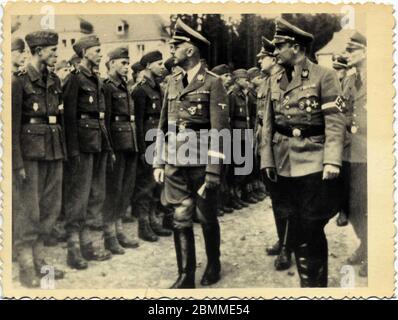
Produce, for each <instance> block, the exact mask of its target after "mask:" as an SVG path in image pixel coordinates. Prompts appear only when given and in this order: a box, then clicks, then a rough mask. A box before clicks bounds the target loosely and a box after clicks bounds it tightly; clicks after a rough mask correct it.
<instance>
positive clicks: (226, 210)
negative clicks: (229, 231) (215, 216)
mask: <svg viewBox="0 0 398 320" xmlns="http://www.w3.org/2000/svg"><path fill="white" fill-rule="evenodd" d="M223 210H224V212H225V213H227V214H228V213H232V212H234V209H233V208H231V207H230V206H227V205H224V206H223Z"/></svg>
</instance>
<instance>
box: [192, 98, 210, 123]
mask: <svg viewBox="0 0 398 320" xmlns="http://www.w3.org/2000/svg"><path fill="white" fill-rule="evenodd" d="M188 101H189V107H188V112H189V113H190V115H192V116H198V117H205V118H207V117H208V116H209V107H210V97H209V95H208V94H205V93H197V94H192V95H189V96H188Z"/></svg>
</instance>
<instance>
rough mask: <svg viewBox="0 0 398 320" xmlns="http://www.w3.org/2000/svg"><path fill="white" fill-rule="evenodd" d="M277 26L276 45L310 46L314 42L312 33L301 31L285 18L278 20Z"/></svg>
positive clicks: (276, 21)
mask: <svg viewBox="0 0 398 320" xmlns="http://www.w3.org/2000/svg"><path fill="white" fill-rule="evenodd" d="M275 25H276V26H275V36H274V43H275V44H277V43H284V42H294V43H298V44H300V45H304V46H308V45H309V44H311V43H312V41H313V40H314V36H313V35H312V34H311V33H308V32H305V31H304V30H301V29H300V28H298V27H296V26H294V25H292V24H291V23H289V22H287V21H286V20H285V19H283V18H276V19H275Z"/></svg>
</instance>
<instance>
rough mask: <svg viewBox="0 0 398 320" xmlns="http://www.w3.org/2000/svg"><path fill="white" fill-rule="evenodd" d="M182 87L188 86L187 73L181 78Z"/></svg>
mask: <svg viewBox="0 0 398 320" xmlns="http://www.w3.org/2000/svg"><path fill="white" fill-rule="evenodd" d="M182 85H183V86H184V88H186V87H187V86H188V73H186V74H185V75H184V76H183V77H182Z"/></svg>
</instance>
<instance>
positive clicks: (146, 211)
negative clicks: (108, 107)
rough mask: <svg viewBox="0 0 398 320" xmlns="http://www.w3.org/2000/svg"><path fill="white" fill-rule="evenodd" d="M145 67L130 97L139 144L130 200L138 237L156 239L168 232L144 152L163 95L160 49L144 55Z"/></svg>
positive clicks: (162, 70) (162, 69) (166, 234)
mask: <svg viewBox="0 0 398 320" xmlns="http://www.w3.org/2000/svg"><path fill="white" fill-rule="evenodd" d="M140 64H141V65H142V66H143V67H145V69H144V71H143V79H142V80H141V81H140V82H139V83H138V85H137V86H136V87H135V89H134V91H133V93H132V96H133V99H134V103H135V106H136V114H137V126H138V130H139V133H138V145H139V150H140V161H139V163H138V171H137V172H138V176H137V186H136V189H135V193H134V197H133V200H132V202H133V203H134V207H135V209H136V210H137V211H138V236H139V237H140V238H141V239H142V240H145V241H150V242H153V241H157V240H158V236H170V235H171V231H170V230H167V229H164V228H163V227H162V223H161V222H160V219H159V218H158V216H157V212H156V209H157V208H159V206H160V204H159V202H160V199H159V197H158V196H157V194H160V192H158V193H156V191H157V190H156V189H157V188H159V186H157V185H156V182H155V180H154V177H153V169H152V167H151V165H150V164H149V163H147V161H146V159H145V151H146V148H147V146H149V145H150V142H146V141H145V135H146V134H147V132H148V131H150V130H156V129H157V128H158V126H159V118H160V111H161V109H162V99H163V95H162V92H161V88H160V86H159V83H158V82H157V81H156V80H155V79H156V78H157V77H161V76H162V74H163V72H164V67H163V57H162V54H161V53H160V51H151V52H148V53H147V54H145V55H144V56H143V57H142V58H141V61H140Z"/></svg>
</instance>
